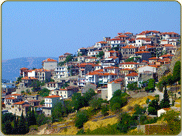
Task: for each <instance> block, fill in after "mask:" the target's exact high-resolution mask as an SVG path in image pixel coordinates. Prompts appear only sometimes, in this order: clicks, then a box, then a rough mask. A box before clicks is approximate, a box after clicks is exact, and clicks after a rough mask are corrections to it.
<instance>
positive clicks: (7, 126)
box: [4, 120, 13, 134]
mask: <svg viewBox="0 0 182 136" xmlns="http://www.w3.org/2000/svg"><path fill="white" fill-rule="evenodd" d="M4 132H5V134H12V132H13V127H12V126H11V122H10V120H8V121H7V122H6V123H5V131H4Z"/></svg>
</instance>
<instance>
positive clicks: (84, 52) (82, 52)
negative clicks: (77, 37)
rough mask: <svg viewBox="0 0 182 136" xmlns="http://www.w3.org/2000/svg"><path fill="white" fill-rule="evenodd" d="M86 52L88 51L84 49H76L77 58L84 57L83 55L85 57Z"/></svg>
mask: <svg viewBox="0 0 182 136" xmlns="http://www.w3.org/2000/svg"><path fill="white" fill-rule="evenodd" d="M87 52H88V50H87V49H86V48H84V47H82V48H79V49H78V51H77V54H78V56H80V55H82V56H84V55H87Z"/></svg>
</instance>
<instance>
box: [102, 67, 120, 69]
mask: <svg viewBox="0 0 182 136" xmlns="http://www.w3.org/2000/svg"><path fill="white" fill-rule="evenodd" d="M104 69H119V67H113V66H111V67H105V68H104Z"/></svg>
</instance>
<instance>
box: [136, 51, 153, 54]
mask: <svg viewBox="0 0 182 136" xmlns="http://www.w3.org/2000/svg"><path fill="white" fill-rule="evenodd" d="M142 53H150V52H149V51H138V52H135V54H142Z"/></svg>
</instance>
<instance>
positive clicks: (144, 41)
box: [135, 37, 153, 47]
mask: <svg viewBox="0 0 182 136" xmlns="http://www.w3.org/2000/svg"><path fill="white" fill-rule="evenodd" d="M152 44H153V42H152V41H151V38H144V37H139V38H136V39H135V46H136V47H141V46H143V45H152Z"/></svg>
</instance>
